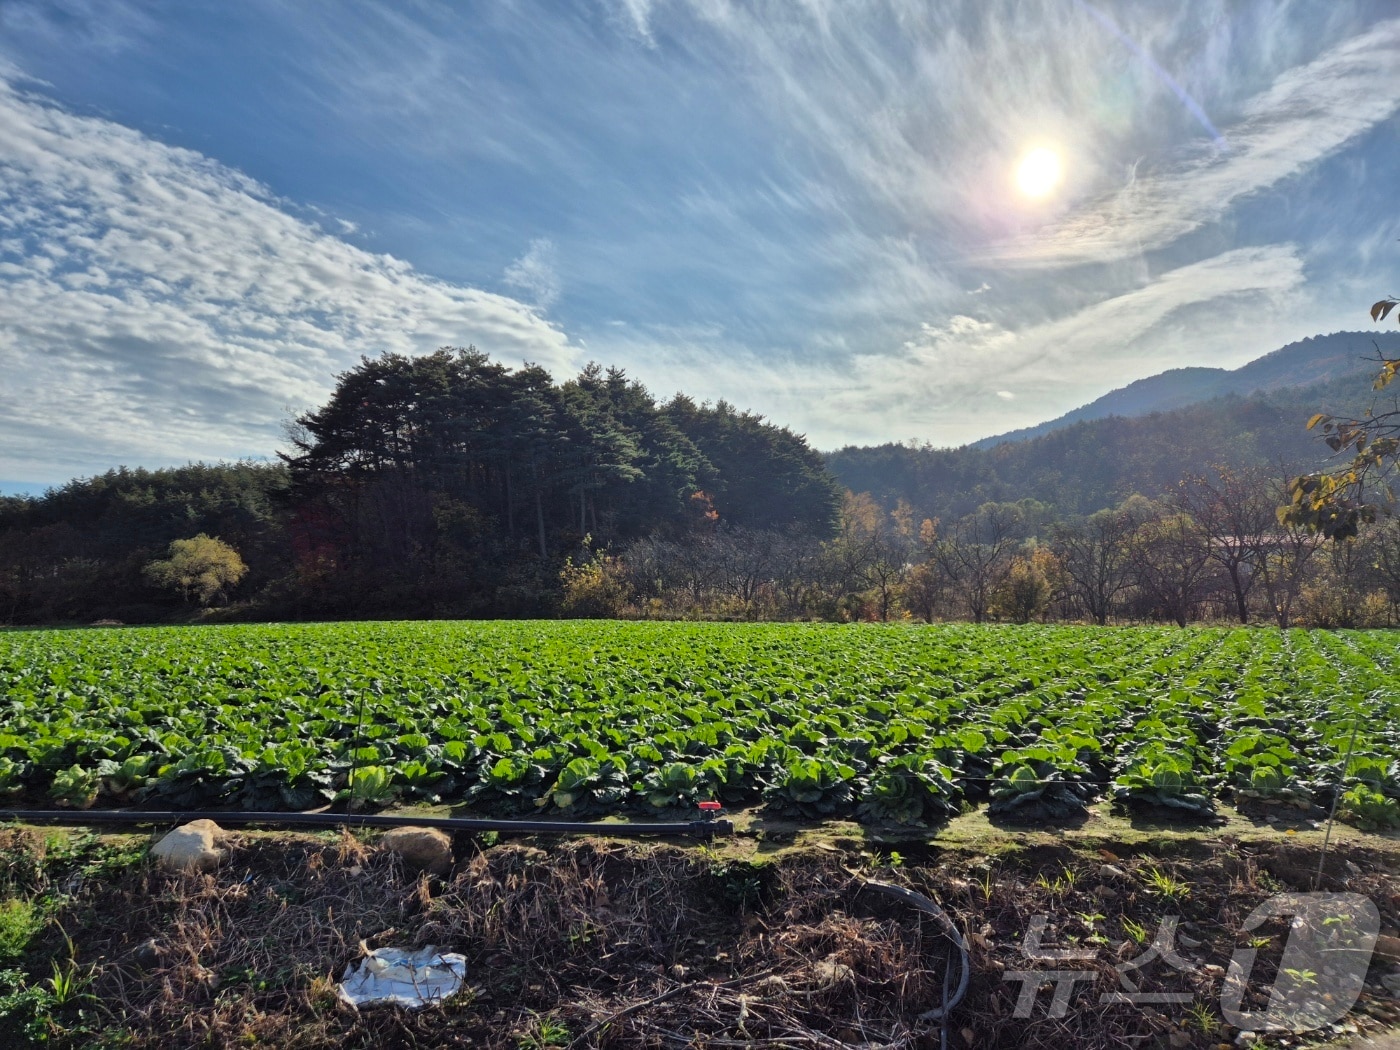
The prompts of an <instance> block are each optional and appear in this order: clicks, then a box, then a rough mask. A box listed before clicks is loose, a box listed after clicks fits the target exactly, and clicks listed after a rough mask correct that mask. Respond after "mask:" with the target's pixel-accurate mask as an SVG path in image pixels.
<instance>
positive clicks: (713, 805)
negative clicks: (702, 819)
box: [700, 802, 724, 813]
mask: <svg viewBox="0 0 1400 1050" xmlns="http://www.w3.org/2000/svg"><path fill="white" fill-rule="evenodd" d="M723 808H724V807H723V806H722V805H720V804H719V803H718V802H702V803H700V811H701V812H702V813H718V812H719V811H720V810H722V809H723Z"/></svg>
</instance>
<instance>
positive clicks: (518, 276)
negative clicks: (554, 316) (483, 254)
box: [504, 237, 559, 310]
mask: <svg viewBox="0 0 1400 1050" xmlns="http://www.w3.org/2000/svg"><path fill="white" fill-rule="evenodd" d="M557 267H558V252H557V251H555V248H554V242H553V241H551V240H549V238H547V237H539V238H536V239H535V240H533V241H531V242H530V250H529V251H527V252H526V253H525V254H524V255H522V256H521V257H520V258H518V259H516V260H515V262H513V263H511V264H510V265H509V266H507V267H506V272H505V275H504V280H505V283H506V284H507V285H509V286H510V287H512V288H519V289H520V290H521V291H522V292H524V293H525V294H526V295H527V296H528V297H529V299H530V301H531V302H532V303H534V304H535V305H536V306H538V307H539V308H540V309H541V310H548V309H549V308H550V307H551V306H553V305H554V302H555V300H556V299H558V298H559V273H558V269H557Z"/></svg>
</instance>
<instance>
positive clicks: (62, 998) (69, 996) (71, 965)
mask: <svg viewBox="0 0 1400 1050" xmlns="http://www.w3.org/2000/svg"><path fill="white" fill-rule="evenodd" d="M92 977H93V974H92V970H91V969H90V968H88V967H84V966H79V965H78V963H77V960H75V959H65V960H64V961H63V964H62V965H60V964H59V963H58V961H57V960H55V961H54V963H53V976H52V977H50V978H49V979H48V980H47V981H46V982H45V983H46V984H47V985H48V986H49V995H50V998H52V1000H53V1004H54V1005H55V1006H67V1005H68V1004H69V1003H74V1002H77V1001H78V1000H80V999H90V998H92V997H91V996H90V995H89V994H88V992H87V986H88V985H90V984H91V983H92Z"/></svg>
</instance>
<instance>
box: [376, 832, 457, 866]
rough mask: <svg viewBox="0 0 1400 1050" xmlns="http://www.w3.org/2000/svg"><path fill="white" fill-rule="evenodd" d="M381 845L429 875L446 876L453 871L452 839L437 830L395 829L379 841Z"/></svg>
mask: <svg viewBox="0 0 1400 1050" xmlns="http://www.w3.org/2000/svg"><path fill="white" fill-rule="evenodd" d="M379 845H380V846H382V847H383V848H384V849H387V850H389V851H390V852H391V853H397V854H398V855H399V856H400V857H402V858H403V859H404V861H405V862H406V863H407V864H409V865H410V866H411V867H414V868H418V869H419V870H420V871H426V872H427V873H428V874H429V875H446V874H447V873H448V872H449V871H451V870H452V839H451V838H449V837H448V836H447V833H446V832H442V831H439V830H438V829H437V828H395V829H394V830H393V831H390V832H389V833H388V834H386V835H385V836H384V837H383V838H382V839H380V840H379Z"/></svg>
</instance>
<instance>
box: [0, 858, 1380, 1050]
mask: <svg viewBox="0 0 1400 1050" xmlns="http://www.w3.org/2000/svg"><path fill="white" fill-rule="evenodd" d="M40 841H41V840H35V839H32V838H30V839H22V838H16V837H11V838H9V839H7V840H6V841H5V843H4V845H5V847H6V848H7V850H9V851H10V852H9V853H8V854H7V857H6V861H5V863H6V864H7V865H8V868H7V869H6V870H9V871H12V872H28V873H30V876H29V877H31V879H32V880H39V881H42V877H41V876H39V875H34V874H33V873H34V872H37V871H40V870H41V869H42V865H41V864H39V863H38V862H37V861H35V860H33V859H32V858H30V859H29V860H26V859H25V858H24V856H21V854H25V851H29V852H30V853H32V852H33V850H34V849H36V848H38V847H37V846H36V843H38V842H40ZM460 845H461V846H462V847H463V852H462V854H461V857H460V862H459V864H458V866H457V868H456V870H455V872H454V873H453V875H452V876H451V877H449V878H448V879H446V880H429V879H427V878H426V877H423V876H420V875H417V874H415V873H413V872H410V871H406V870H404V868H403V866H402V865H401V864H400V862H399V861H398V860H397V859H396V858H394V857H393V856H391V855H388V854H385V853H381V852H378V851H375V850H373V849H371V848H370V847H368V846H366V845H365V844H364V842H363V841H362V840H361V839H360V838H357V837H355V836H353V835H350V834H348V833H346V834H344V835H342V836H341V838H340V839H339V840H338V841H330V840H327V839H324V838H323V839H314V838H312V837H310V836H270V835H253V834H248V835H243V836H239V837H234V838H233V839H232V840H231V842H230V843H229V844H228V847H229V849H230V850H231V855H230V858H229V860H228V861H227V862H226V863H225V865H224V866H223V867H222V868H221V869H220V870H219V871H217V872H216V873H212V874H208V875H187V876H171V875H166V874H163V873H160V872H158V871H155V870H154V869H152V868H151V867H150V866H149V865H148V864H141V865H137V866H135V867H133V868H131V869H130V870H127V871H126V872H125V873H123V874H121V875H120V876H119V877H115V878H106V879H102V878H88V879H86V880H83V881H80V882H79V883H77V884H74V886H73V888H72V890H71V892H69V893H68V894H67V895H66V896H64V897H62V900H63V902H64V903H63V905H62V907H61V909H60V912H59V915H58V918H59V921H60V922H61V923H62V926H63V928H64V930H66V931H67V933H68V934H69V935H70V936H72V938H73V940H74V943H75V945H76V948H77V954H78V960H79V962H80V963H81V964H82V965H84V966H90V967H92V968H93V973H94V981H93V984H92V986H91V991H92V993H93V995H95V996H96V997H97V1001H98V1002H99V1003H100V1004H102V1005H101V1008H100V1009H101V1010H102V1011H103V1013H104V1016H105V1020H106V1022H107V1023H108V1024H109V1026H111V1027H112V1028H113V1029H114V1030H115V1029H120V1030H122V1031H123V1032H125V1033H128V1035H129V1038H130V1042H129V1043H128V1044H127V1045H131V1046H134V1047H138V1048H161V1050H165V1048H175V1047H193V1046H212V1047H239V1046H250V1045H259V1044H261V1045H276V1046H286V1047H299V1048H307V1050H313V1048H314V1050H321V1048H329V1047H337V1048H347V1047H349V1048H353V1047H383V1046H403V1047H447V1046H473V1047H492V1048H494V1047H502V1048H510V1050H520V1048H522V1047H536V1046H549V1045H574V1046H585V1045H586V1046H598V1047H608V1048H624V1047H626V1048H631V1047H644V1046H645V1047H681V1046H692V1045H694V1046H711V1047H729V1046H749V1047H774V1048H779V1047H782V1048H786V1047H798V1046H802V1047H818V1048H824V1050H843V1048H846V1047H857V1046H859V1047H866V1048H874V1047H885V1048H890V1050H894V1048H905V1047H909V1048H915V1047H933V1046H938V1045H939V1042H940V1037H941V1035H942V1034H943V1033H941V1032H940V1030H939V1029H938V1027H937V1025H936V1024H928V1023H921V1022H920V1021H919V1020H918V1018H919V1015H920V1014H922V1013H925V1012H926V1011H928V1010H930V1009H931V1008H933V1007H937V1006H939V1004H940V1003H941V1002H942V1001H943V996H944V994H945V992H944V985H945V976H946V978H947V980H948V981H949V982H950V983H951V982H953V981H955V979H956V976H957V974H956V973H955V972H953V970H952V968H950V965H949V962H950V960H949V952H948V944H947V942H946V940H945V938H944V937H943V936H942V934H941V933H940V932H939V931H938V928H937V927H936V926H935V925H934V924H933V922H932V921H931V920H930V919H929V918H928V917H927V916H924V915H922V914H921V913H919V912H917V911H915V910H913V909H911V908H909V907H908V906H907V905H905V904H904V903H902V902H900V901H898V900H893V899H889V898H887V897H885V896H882V895H880V894H876V893H872V892H871V891H869V890H868V889H864V890H863V889H862V886H863V881H862V878H861V877H860V875H859V874H858V873H857V872H855V871H853V870H852V867H851V866H853V865H858V864H860V863H861V858H859V857H858V856H855V855H852V854H850V853H833V852H816V851H814V852H811V853H792V854H789V855H785V856H784V857H783V858H782V859H781V860H780V861H778V862H775V863H771V864H767V865H762V864H753V863H751V862H748V861H744V860H737V859H733V858H732V857H729V856H726V855H723V854H720V853H715V852H712V851H708V850H704V849H699V848H695V847H685V848H682V847H677V846H668V845H650V846H638V845H623V844H619V843H613V842H605V841H594V840H587V841H577V842H566V843H561V844H556V845H552V846H550V848H549V849H548V850H545V849H541V848H537V847H534V846H530V845H516V844H509V845H501V846H496V847H494V848H491V849H488V850H485V851H480V850H478V849H477V848H476V847H475V846H474V845H473V844H471V843H469V842H463V843H461V844H460ZM1305 854H1306V851H1302V852H1301V853H1300V852H1298V851H1293V852H1284V851H1281V850H1275V851H1265V850H1260V851H1256V852H1254V853H1252V854H1251V853H1248V852H1242V851H1240V850H1232V849H1230V848H1229V847H1225V846H1216V847H1206V846H1201V847H1199V848H1198V849H1197V850H1196V851H1195V852H1194V853H1192V854H1190V855H1189V856H1179V857H1170V856H1169V857H1162V856H1140V857H1138V856H1126V855H1125V856H1123V857H1105V856H1100V855H1098V854H1097V853H1096V852H1089V853H1083V852H1078V853H1077V852H1073V851H1071V850H1069V849H1045V848H1040V849H1034V850H1026V851H1022V852H1020V853H1015V854H1005V855H1002V856H999V857H998V858H996V859H995V860H994V861H992V862H991V863H990V864H987V863H978V861H979V860H980V858H977V857H970V856H967V855H957V856H954V855H946V856H945V855H940V854H938V853H936V852H933V851H925V852H924V855H923V856H921V857H919V858H917V859H912V860H910V861H907V862H906V863H905V864H904V865H903V866H902V867H899V868H897V869H890V868H884V869H882V870H881V871H880V872H879V877H880V878H882V879H885V880H895V881H899V882H902V883H903V884H905V885H907V886H909V887H910V888H912V889H914V890H917V891H918V892H920V893H923V894H925V895H927V896H929V897H930V898H932V899H934V900H937V901H939V902H940V903H941V905H942V906H943V908H944V909H945V911H947V912H948V913H949V914H950V915H952V916H953V917H954V918H955V920H956V921H957V922H958V924H959V925H960V926H961V927H962V928H963V929H964V930H965V931H966V932H967V934H968V936H969V939H970V941H971V951H972V967H973V972H972V977H971V983H970V987H969V990H968V994H967V998H966V999H965V1000H964V1002H963V1003H962V1004H961V1005H960V1006H958V1007H957V1008H956V1009H955V1010H954V1011H953V1014H952V1018H951V1021H950V1024H949V1030H948V1032H947V1036H948V1038H949V1045H951V1046H955V1047H972V1046H976V1047H999V1046H1005V1047H1012V1046H1018V1047H1047V1048H1049V1047H1053V1048H1055V1050H1065V1048H1067V1047H1076V1048H1080V1047H1082V1048H1089V1050H1093V1048H1099V1047H1102V1048H1108V1047H1122V1046H1139V1045H1140V1046H1151V1045H1156V1044H1157V1043H1158V1042H1159V1041H1160V1042H1162V1045H1166V1044H1165V1042H1164V1041H1165V1040H1166V1039H1167V1038H1168V1037H1174V1038H1175V1039H1176V1042H1175V1043H1173V1044H1172V1045H1175V1046H1200V1047H1206V1046H1214V1045H1215V1044H1216V1043H1218V1042H1219V1041H1220V1040H1221V1038H1222V1036H1224V1035H1225V1034H1226V1033H1225V1032H1224V1030H1223V1029H1216V1030H1214V1031H1208V1030H1207V1027H1206V1026H1208V1025H1209V1024H1210V1023H1211V1017H1210V1013H1209V1010H1208V1009H1206V1008H1207V1007H1209V1006H1210V1005H1211V1004H1213V1003H1215V1002H1216V1000H1217V998H1218V982H1213V979H1212V978H1211V977H1210V975H1209V974H1207V973H1206V972H1205V971H1204V970H1203V969H1201V968H1203V967H1206V966H1209V965H1214V966H1222V967H1223V966H1224V965H1225V964H1226V963H1228V960H1229V957H1230V954H1231V952H1232V951H1233V949H1234V947H1235V943H1236V940H1235V934H1234V931H1235V930H1236V929H1237V928H1238V925H1239V922H1240V920H1241V919H1242V918H1243V917H1244V916H1245V915H1246V914H1248V912H1249V911H1250V910H1251V909H1252V908H1253V907H1254V906H1255V905H1256V904H1258V903H1259V902H1260V901H1262V900H1263V899H1264V898H1266V897H1267V896H1269V895H1270V894H1271V893H1272V892H1275V891H1276V890H1278V889H1280V888H1301V889H1310V888H1311V886H1310V885H1306V886H1298V885H1293V884H1292V883H1293V882H1295V881H1296V878H1295V877H1296V876H1298V874H1299V873H1300V872H1304V871H1307V870H1308V869H1307V864H1308V857H1307V856H1306V855H1305ZM1392 861H1393V858H1392ZM867 862H868V861H867ZM1312 863H1313V865H1314V870H1315V864H1316V854H1315V853H1314V854H1312ZM1386 863H1388V861H1387V860H1386V859H1385V858H1383V857H1379V856H1372V855H1369V854H1367V853H1365V852H1364V851H1360V850H1352V851H1350V852H1348V853H1347V854H1346V856H1344V857H1341V858H1339V863H1338V864H1337V865H1336V867H1335V870H1334V869H1333V868H1332V867H1331V866H1329V872H1328V875H1327V878H1326V880H1325V881H1324V885H1329V884H1330V885H1332V886H1334V887H1335V888H1342V887H1343V886H1345V888H1348V889H1352V890H1356V891H1358V892H1364V893H1367V894H1368V895H1369V896H1371V897H1372V899H1373V900H1376V901H1377V903H1378V905H1380V906H1381V908H1382V912H1383V915H1384V919H1385V921H1386V922H1387V923H1388V924H1390V925H1400V879H1397V876H1396V873H1395V872H1393V871H1388V870H1386V869H1385V867H1384V865H1385V864H1386ZM1106 864H1111V865H1112V869H1109V868H1105V865H1106ZM1348 865H1350V866H1348ZM1149 868H1155V869H1158V870H1160V871H1161V872H1163V873H1164V874H1166V875H1170V876H1173V877H1175V878H1178V879H1180V880H1182V881H1184V882H1185V883H1187V885H1188V886H1189V894H1188V895H1187V896H1186V897H1185V898H1184V899H1181V900H1179V901H1164V900H1163V899H1162V898H1161V897H1160V896H1158V895H1156V894H1154V893H1153V892H1152V889H1151V884H1150V883H1151V880H1150V879H1149V878H1148V877H1147V875H1146V872H1147V870H1148V869H1149ZM1115 870H1116V872H1117V873H1115ZM1119 873H1120V874H1119ZM1329 880H1330V882H1329ZM1038 913H1045V914H1048V915H1049V916H1050V917H1051V924H1050V927H1049V938H1048V939H1049V940H1050V941H1051V942H1052V943H1054V944H1056V945H1059V946H1066V945H1068V946H1074V945H1075V944H1076V943H1077V944H1078V945H1079V946H1081V947H1086V948H1088V949H1090V950H1093V951H1094V952H1096V958H1095V959H1094V961H1093V962H1092V963H1089V964H1087V965H1083V964H1074V966H1075V968H1087V969H1093V970H1095V971H1097V972H1098V973H1099V974H1100V979H1099V980H1098V982H1097V983H1085V984H1082V985H1080V986H1078V989H1077V995H1076V997H1075V998H1074V1000H1073V1002H1072V1003H1071V1008H1070V1009H1069V1010H1068V1012H1067V1013H1066V1015H1065V1016H1064V1017H1063V1018H1059V1019H1052V1018H1048V1017H1046V1016H1045V1014H1046V1006H1047V1004H1048V1001H1049V993H1048V992H1042V993H1041V995H1040V999H1039V1002H1038V1005H1037V1009H1036V1012H1035V1014H1034V1016H1033V1017H1032V1018H1031V1019H1029V1020H1027V1019H1019V1018H1016V1017H1014V1016H1013V1012H1014V1006H1015V1002H1016V996H1017V993H1018V991H1019V986H1018V985H1017V984H1015V983H1012V982H1007V981H1006V980H1004V979H1003V978H1004V974H1005V972H1006V971H1007V970H1016V969H1027V968H1034V965H1035V964H1032V963H1028V962H1027V961H1026V959H1025V958H1024V956H1023V955H1022V954H1021V936H1022V934H1023V932H1024V931H1025V929H1026V927H1027V925H1028V923H1029V921H1030V918H1031V917H1032V916H1034V915H1036V914H1038ZM1164 914H1179V915H1180V916H1181V921H1182V923H1183V926H1182V929H1183V930H1188V931H1190V934H1191V936H1192V938H1193V939H1194V940H1195V941H1197V942H1198V943H1197V944H1196V946H1195V947H1192V948H1189V949H1182V951H1183V953H1184V954H1185V955H1187V956H1189V957H1190V959H1191V961H1192V962H1193V963H1194V964H1196V965H1197V967H1198V969H1197V970H1196V971H1195V972H1193V973H1192V974H1190V975H1185V976H1183V975H1178V974H1174V973H1173V972H1172V971H1169V970H1168V971H1165V972H1158V971H1153V973H1152V975H1151V976H1150V977H1149V979H1148V983H1147V984H1145V985H1144V988H1145V989H1149V990H1150V989H1157V988H1160V989H1170V990H1182V989H1184V990H1187V991H1190V992H1191V993H1192V994H1193V995H1194V996H1195V999H1196V1002H1197V1003H1198V1004H1200V1005H1201V1008H1202V1010H1203V1011H1204V1012H1203V1013H1201V1014H1200V1015H1199V1016H1198V1019H1197V1021H1196V1022H1195V1024H1196V1027H1194V1028H1193V1027H1189V1026H1188V1025H1187V1024H1186V1022H1185V1021H1184V1020H1183V1013H1182V1010H1181V1009H1180V1008H1174V1007H1163V1008H1161V1009H1160V1010H1147V1011H1138V1010H1133V1009H1125V1008H1124V1007H1122V1006H1115V1005H1107V1006H1106V1005H1103V1004H1101V1002H1100V1001H1099V994H1100V993H1101V992H1103V991H1107V990H1113V989H1116V988H1117V980H1116V974H1115V972H1114V970H1113V964H1114V963H1116V962H1118V961H1119V960H1120V959H1123V958H1129V957H1132V956H1134V955H1136V954H1138V952H1140V951H1141V948H1140V947H1139V946H1137V945H1136V944H1135V943H1134V942H1133V940H1132V937H1131V936H1130V933H1129V930H1130V924H1131V923H1139V924H1141V926H1142V927H1144V928H1146V929H1148V930H1149V931H1152V930H1155V928H1156V924H1157V922H1158V920H1159V919H1160V918H1161V916H1163V915H1164ZM48 936H49V943H48V945H47V950H49V951H51V952H52V951H56V950H57V949H58V942H57V941H56V940H55V938H56V937H57V933H56V932H53V931H51V933H50V934H49V935H48ZM1148 936H1149V939H1150V932H1149V935H1148ZM427 944H434V945H438V946H441V947H444V948H450V949H452V950H455V951H460V952H462V953H463V954H464V955H465V956H466V957H467V960H468V973H469V982H470V988H469V989H468V990H466V991H465V992H464V993H463V994H460V995H459V996H457V997H456V998H455V999H454V1000H453V1001H450V1002H449V1003H447V1004H444V1005H443V1006H441V1007H436V1008H431V1009H428V1010H424V1011H419V1012H414V1013H410V1012H404V1011H399V1010H366V1011H364V1012H363V1013H359V1014H356V1013H354V1012H350V1011H347V1010H346V1009H345V1008H343V1007H340V1006H339V1005H338V1004H337V1002H336V999H335V982H336V981H337V980H338V978H339V976H340V974H341V973H342V972H343V970H344V969H345V967H346V965H347V964H348V963H349V962H351V961H353V960H354V959H355V958H356V957H357V956H358V955H360V954H361V952H362V950H363V948H364V947H370V948H374V947H379V946H382V945H398V946H423V945H427ZM1376 1002H1378V1001H1376ZM1376 1002H1373V1001H1370V1000H1368V1001H1367V1002H1366V1003H1363V1007H1365V1008H1367V1009H1370V1010H1371V1011H1372V1013H1376V1014H1377V1015H1378V1016H1384V1009H1383V1007H1384V1003H1380V1004H1379V1005H1377V1004H1376ZM1397 1017H1400V1015H1397ZM1217 1020H1218V1015H1217ZM1202 1021H1204V1024H1203V1023H1202ZM57 1045H62V1041H61V1040H58V1041H57Z"/></svg>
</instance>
